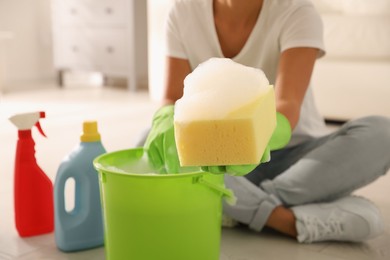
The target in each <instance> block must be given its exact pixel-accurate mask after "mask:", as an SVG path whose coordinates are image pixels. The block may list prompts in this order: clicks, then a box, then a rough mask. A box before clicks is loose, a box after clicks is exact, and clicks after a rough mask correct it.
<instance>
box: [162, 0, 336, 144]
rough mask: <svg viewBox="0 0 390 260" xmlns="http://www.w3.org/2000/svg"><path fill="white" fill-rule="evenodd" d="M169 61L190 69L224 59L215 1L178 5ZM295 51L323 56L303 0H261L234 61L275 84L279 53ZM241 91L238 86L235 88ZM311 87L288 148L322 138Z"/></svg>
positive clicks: (169, 29)
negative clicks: (175, 60)
mask: <svg viewBox="0 0 390 260" xmlns="http://www.w3.org/2000/svg"><path fill="white" fill-rule="evenodd" d="M166 47H167V50H166V52H167V56H170V57H175V58H182V59H187V60H188V61H189V63H190V65H191V68H192V69H195V68H196V67H197V66H198V65H199V64H200V63H202V62H204V61H206V60H208V59H209V58H212V57H220V58H222V57H224V55H223V53H222V50H221V47H220V44H219V40H218V36H217V32H216V29H215V24H214V17H213V0H177V1H176V2H175V4H174V5H173V6H172V8H171V10H170V13H169V16H168V19H167V23H166ZM294 47H313V48H318V49H320V53H319V57H321V56H323V55H324V53H325V51H324V44H323V26H322V21H321V18H320V16H319V14H318V13H317V12H316V10H315V8H314V6H313V5H312V4H311V3H310V2H309V1H307V0H264V2H263V7H262V10H261V13H260V15H259V17H258V19H257V22H256V24H255V26H254V28H253V30H252V32H251V34H250V36H249V38H248V40H247V42H246V43H245V45H244V47H243V48H242V50H241V51H240V52H239V53H238V54H237V55H236V56H235V57H234V58H233V60H234V61H236V62H238V63H241V64H243V65H246V66H251V67H255V68H259V69H261V70H263V71H264V73H265V75H266V76H267V78H268V80H269V82H270V84H274V83H275V79H276V73H277V67H278V61H279V56H280V53H281V52H283V51H284V50H287V49H289V48H294ZM238 87H239V86H238ZM327 132H328V131H327V130H326V127H325V123H324V120H323V118H322V116H321V115H320V114H319V113H318V110H317V108H316V106H315V103H314V98H313V94H312V90H311V86H309V88H308V90H307V92H306V95H305V98H304V100H303V104H302V108H301V114H300V119H299V121H298V124H297V126H296V127H295V129H294V131H293V135H292V138H291V141H290V144H289V146H291V145H295V144H297V143H300V142H302V141H304V140H307V139H308V138H310V137H316V136H321V135H324V134H326V133H327Z"/></svg>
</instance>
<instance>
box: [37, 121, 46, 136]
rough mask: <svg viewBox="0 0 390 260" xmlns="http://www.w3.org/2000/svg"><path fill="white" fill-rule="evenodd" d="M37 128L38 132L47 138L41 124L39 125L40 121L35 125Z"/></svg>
mask: <svg viewBox="0 0 390 260" xmlns="http://www.w3.org/2000/svg"><path fill="white" fill-rule="evenodd" d="M35 126H36V127H37V128H38V131H39V133H41V135H43V136H44V137H47V136H46V135H45V133H44V132H43V130H42V127H41V124H40V123H39V121H38V122H37V123H36V124H35Z"/></svg>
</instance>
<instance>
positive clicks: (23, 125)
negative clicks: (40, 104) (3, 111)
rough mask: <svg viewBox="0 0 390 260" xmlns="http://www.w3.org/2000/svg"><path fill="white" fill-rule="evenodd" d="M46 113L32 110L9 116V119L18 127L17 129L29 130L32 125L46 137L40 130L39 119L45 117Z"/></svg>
mask: <svg viewBox="0 0 390 260" xmlns="http://www.w3.org/2000/svg"><path fill="white" fill-rule="evenodd" d="M45 117H46V114H45V112H43V111H38V112H32V113H23V114H17V115H14V116H11V117H10V118H9V120H10V121H11V122H12V123H13V124H14V125H15V126H16V127H17V128H18V129H19V130H29V129H31V128H32V127H33V126H36V127H37V129H38V131H39V133H40V134H41V135H43V136H44V137H46V135H45V133H44V132H43V130H42V127H41V124H40V123H39V119H41V118H45Z"/></svg>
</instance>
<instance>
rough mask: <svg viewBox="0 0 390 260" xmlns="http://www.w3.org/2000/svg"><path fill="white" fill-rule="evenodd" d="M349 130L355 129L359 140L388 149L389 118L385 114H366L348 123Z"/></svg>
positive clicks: (389, 148) (389, 144)
mask: <svg viewBox="0 0 390 260" xmlns="http://www.w3.org/2000/svg"><path fill="white" fill-rule="evenodd" d="M348 129H349V130H356V133H357V135H358V137H361V138H360V139H361V140H360V141H363V142H368V145H369V146H371V145H375V146H376V147H378V146H379V147H384V149H386V150H387V151H388V152H389V151H390V118H389V117H385V116H368V117H363V118H360V119H357V120H354V121H351V122H350V123H349V125H348ZM379 147H378V148H379Z"/></svg>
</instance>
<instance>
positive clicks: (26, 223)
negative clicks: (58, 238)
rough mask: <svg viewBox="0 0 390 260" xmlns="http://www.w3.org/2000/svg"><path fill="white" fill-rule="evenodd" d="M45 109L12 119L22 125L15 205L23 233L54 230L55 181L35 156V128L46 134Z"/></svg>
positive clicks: (15, 180) (16, 216) (17, 150)
mask: <svg viewBox="0 0 390 260" xmlns="http://www.w3.org/2000/svg"><path fill="white" fill-rule="evenodd" d="M40 118H45V112H33V113H24V114H17V115H14V116H12V117H10V118H9V120H10V121H11V122H12V123H13V124H14V125H15V126H16V127H17V128H18V130H19V131H18V136H19V139H18V143H17V147H16V158H15V179H14V206H15V224H16V229H17V231H18V233H19V235H20V236H21V237H27V236H34V235H40V234H44V233H49V232H52V231H53V229H54V227H53V224H54V223H53V222H54V221H53V216H54V211H53V184H52V182H51V180H50V179H49V178H48V177H47V176H46V174H45V173H44V172H43V171H42V169H41V168H40V167H39V166H38V164H37V161H36V159H35V148H34V146H35V142H34V140H33V138H32V135H31V128H32V127H33V126H36V127H37V128H38V130H39V132H40V133H41V134H42V135H43V136H45V137H46V135H45V134H44V132H43V131H42V128H41V126H40V124H39V119H40Z"/></svg>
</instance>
